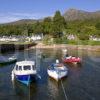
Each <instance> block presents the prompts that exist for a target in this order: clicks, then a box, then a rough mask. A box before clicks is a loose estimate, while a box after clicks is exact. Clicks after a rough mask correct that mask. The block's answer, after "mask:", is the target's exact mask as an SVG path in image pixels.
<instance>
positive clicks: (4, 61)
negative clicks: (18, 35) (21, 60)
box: [0, 56, 17, 65]
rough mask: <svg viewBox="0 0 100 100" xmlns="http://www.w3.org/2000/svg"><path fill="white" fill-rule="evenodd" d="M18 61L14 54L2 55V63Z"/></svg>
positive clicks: (0, 60) (0, 57)
mask: <svg viewBox="0 0 100 100" xmlns="http://www.w3.org/2000/svg"><path fill="white" fill-rule="evenodd" d="M16 61H17V58H16V57H14V56H12V57H5V56H0V65H7V64H12V63H15V62H16Z"/></svg>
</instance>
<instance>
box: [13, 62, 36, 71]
mask: <svg viewBox="0 0 100 100" xmlns="http://www.w3.org/2000/svg"><path fill="white" fill-rule="evenodd" d="M14 69H15V70H16V71H30V70H36V67H35V62H33V61H21V62H17V63H16V65H15V68H14Z"/></svg>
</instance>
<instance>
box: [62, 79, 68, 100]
mask: <svg viewBox="0 0 100 100" xmlns="http://www.w3.org/2000/svg"><path fill="white" fill-rule="evenodd" d="M61 86H62V89H63V92H64V95H65V99H66V100H68V97H67V95H66V92H65V89H64V85H63V83H62V80H61Z"/></svg>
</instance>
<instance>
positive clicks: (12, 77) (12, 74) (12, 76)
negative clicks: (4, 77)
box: [11, 71, 14, 81]
mask: <svg viewBox="0 0 100 100" xmlns="http://www.w3.org/2000/svg"><path fill="white" fill-rule="evenodd" d="M11 80H12V81H14V73H13V71H12V73H11Z"/></svg>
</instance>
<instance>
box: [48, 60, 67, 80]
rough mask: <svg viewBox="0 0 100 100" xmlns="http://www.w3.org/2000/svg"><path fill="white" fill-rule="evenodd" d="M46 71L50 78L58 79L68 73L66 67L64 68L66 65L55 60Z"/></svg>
mask: <svg viewBox="0 0 100 100" xmlns="http://www.w3.org/2000/svg"><path fill="white" fill-rule="evenodd" d="M47 73H48V75H49V76H50V77H51V78H53V79H55V80H56V81H59V80H60V79H62V78H63V77H65V76H67V75H68V68H66V66H64V65H63V64H62V63H59V61H58V60H56V63H54V64H51V65H50V66H49V67H48V69H47Z"/></svg>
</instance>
